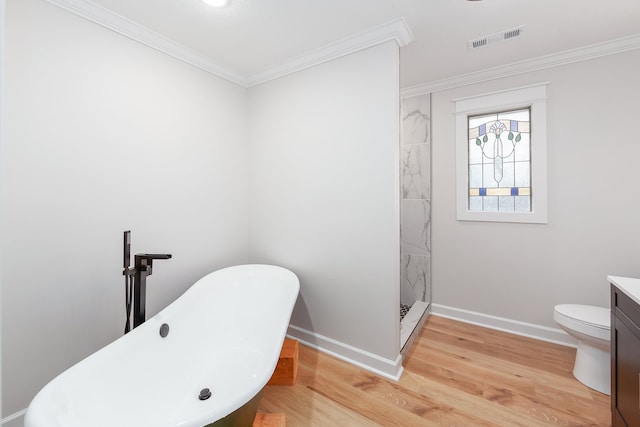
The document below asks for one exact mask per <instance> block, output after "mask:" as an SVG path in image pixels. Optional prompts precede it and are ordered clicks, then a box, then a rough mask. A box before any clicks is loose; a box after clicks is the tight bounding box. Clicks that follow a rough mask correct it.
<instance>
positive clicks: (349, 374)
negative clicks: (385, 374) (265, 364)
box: [260, 316, 611, 427]
mask: <svg viewBox="0 0 640 427" xmlns="http://www.w3.org/2000/svg"><path fill="white" fill-rule="evenodd" d="M574 355H575V349H571V348H568V347H563V346H559V345H555V344H550V343H545V342H542V341H537V340H533V339H529V338H525V337H520V336H517V335H512V334H508V333H504V332H500V331H495V330H491V329H486V328H481V327H479V326H474V325H469V324H466V323H460V322H456V321H453V320H449V319H445V318H442V317H436V316H431V317H430V318H429V319H428V320H427V322H426V323H425V325H424V328H423V329H422V331H421V333H420V336H419V337H418V339H417V340H416V343H415V345H414V346H413V349H412V350H411V352H410V353H409V354H408V357H407V359H406V360H405V363H404V367H405V371H404V374H403V375H402V378H401V379H400V381H399V382H397V383H396V382H394V381H390V380H387V379H385V378H382V377H379V376H377V375H374V374H372V373H370V372H368V371H365V370H363V369H360V368H358V367H355V366H353V365H350V364H348V363H345V362H343V361H341V360H338V359H335V358H333V357H331V356H328V355H326V354H323V353H321V352H318V351H316V350H313V349H311V348H309V347H306V346H304V345H300V355H299V357H300V359H299V365H298V379H297V383H296V385H294V386H270V387H267V388H266V390H265V392H264V395H263V397H262V400H261V403H260V412H267V413H269V412H271V413H275V412H282V413H285V414H286V423H287V424H286V425H287V427H297V426H300V427H309V426H323V427H324V426H341V427H347V426H349V427H351V426H356V427H358V426H403V427H404V426H508V427H512V426H523V427H535V426H549V425H553V426H608V425H610V418H611V416H610V399H609V396H606V395H603V394H601V393H598V392H596V391H593V390H591V389H589V388H588V387H586V386H584V385H583V384H581V383H580V382H578V381H577V380H576V379H575V378H574V377H573V376H572V374H571V370H572V368H573V358H574Z"/></svg>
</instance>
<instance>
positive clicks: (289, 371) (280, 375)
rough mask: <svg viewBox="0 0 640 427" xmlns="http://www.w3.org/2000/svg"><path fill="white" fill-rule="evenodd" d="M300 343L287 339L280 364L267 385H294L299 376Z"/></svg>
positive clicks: (283, 345)
mask: <svg viewBox="0 0 640 427" xmlns="http://www.w3.org/2000/svg"><path fill="white" fill-rule="evenodd" d="M298 348H299V347H298V341H297V340H293V339H290V338H285V340H284V343H283V344H282V349H281V350H280V357H279V358H278V364H277V365H276V369H275V370H274V371H273V374H272V375H271V378H270V379H269V382H268V383H267V385H294V384H295V383H296V378H297V376H298Z"/></svg>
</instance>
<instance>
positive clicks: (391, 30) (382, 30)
mask: <svg viewBox="0 0 640 427" xmlns="http://www.w3.org/2000/svg"><path fill="white" fill-rule="evenodd" d="M391 40H393V41H395V42H396V44H397V45H398V46H399V47H403V46H406V45H407V44H409V43H410V42H411V41H413V34H412V33H411V29H410V28H409V26H408V25H407V22H406V21H405V20H404V18H398V19H396V20H394V21H391V22H388V23H386V24H383V25H380V26H378V27H374V28H372V29H369V30H366V31H363V32H360V33H358V34H355V35H353V36H350V37H347V38H344V39H342V40H339V41H337V42H335V43H331V44H328V45H326V46H323V47H321V48H319V49H316V50H313V51H311V52H309V53H306V54H304V55H301V56H298V57H296V58H293V59H291V60H288V61H285V62H283V63H281V64H279V65H276V66H275V67H272V68H269V69H268V70H266V71H264V72H261V73H258V74H255V75H253V76H251V77H249V87H251V86H256V85H259V84H261V83H266V82H268V81H270V80H274V79H277V78H279V77H283V76H286V75H287V74H292V73H295V72H297V71H301V70H304V69H305V68H310V67H314V66H316V65H319V64H322V63H323V62H328V61H331V60H334V59H337V58H340V57H342V56H345V55H349V54H352V53H355V52H358V51H360V50H363V49H367V48H370V47H373V46H377V45H379V44H382V43H385V42H388V41H391Z"/></svg>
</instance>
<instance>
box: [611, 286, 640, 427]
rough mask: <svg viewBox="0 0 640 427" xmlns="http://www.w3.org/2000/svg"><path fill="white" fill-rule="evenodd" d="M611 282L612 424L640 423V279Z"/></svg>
mask: <svg viewBox="0 0 640 427" xmlns="http://www.w3.org/2000/svg"><path fill="white" fill-rule="evenodd" d="M609 282H610V283H611V425H612V427H618V426H623V427H632V426H640V279H630V278H625V277H611V276H610V277H609Z"/></svg>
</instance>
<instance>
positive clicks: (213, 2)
mask: <svg viewBox="0 0 640 427" xmlns="http://www.w3.org/2000/svg"><path fill="white" fill-rule="evenodd" d="M202 1H203V2H205V3H206V4H208V5H209V6H213V7H225V6H226V5H228V4H229V3H231V0H202Z"/></svg>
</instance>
